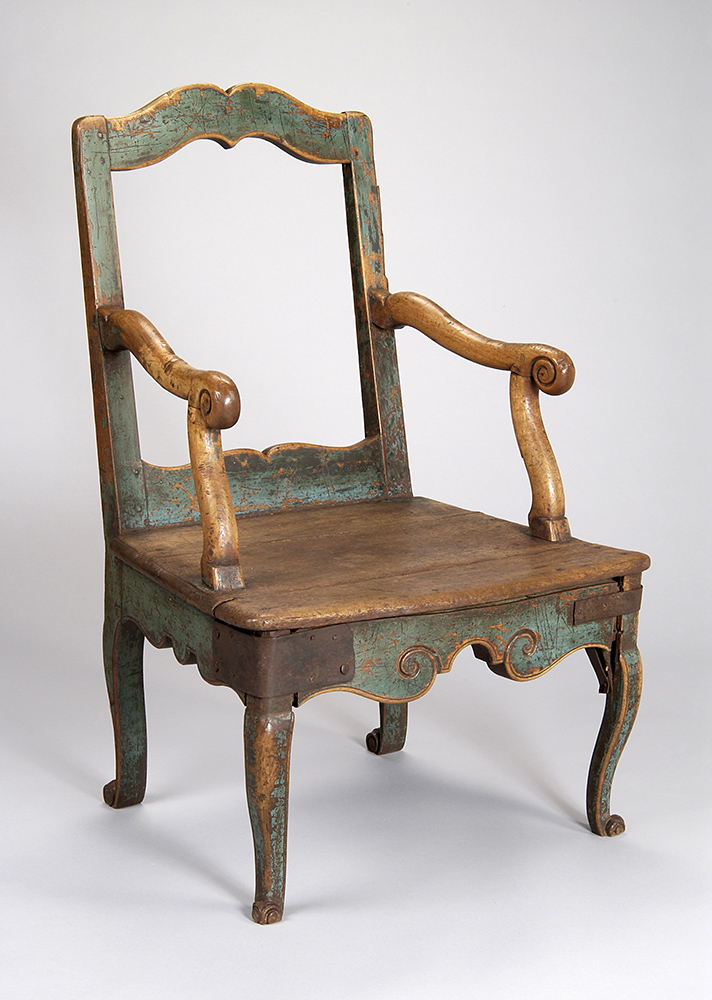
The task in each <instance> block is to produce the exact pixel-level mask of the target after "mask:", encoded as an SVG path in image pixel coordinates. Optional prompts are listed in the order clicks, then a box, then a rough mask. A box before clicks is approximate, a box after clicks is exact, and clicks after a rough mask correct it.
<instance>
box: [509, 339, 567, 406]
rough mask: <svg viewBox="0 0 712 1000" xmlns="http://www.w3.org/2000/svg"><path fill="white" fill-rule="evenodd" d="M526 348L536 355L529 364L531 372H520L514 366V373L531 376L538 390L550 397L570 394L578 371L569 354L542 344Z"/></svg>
mask: <svg viewBox="0 0 712 1000" xmlns="http://www.w3.org/2000/svg"><path fill="white" fill-rule="evenodd" d="M526 346H527V347H528V350H529V353H531V354H534V355H535V356H534V357H533V358H532V359H531V361H530V362H529V365H528V367H529V371H527V372H520V371H517V369H515V367H514V366H513V367H512V371H517V374H522V375H525V374H526V375H529V377H530V378H531V380H532V381H533V382H534V385H535V386H536V387H537V389H541V391H542V392H546V393H548V394H549V395H550V396H561V395H563V393H565V392H568V391H569V389H570V388H571V386H572V385H573V384H574V379H575V378H576V369H575V368H574V363H573V361H572V360H571V358H570V357H569V356H568V354H567V353H566V352H565V351H559V350H557V349H556V348H555V347H545V346H544V345H540V344H532V345H526ZM527 360H529V359H527Z"/></svg>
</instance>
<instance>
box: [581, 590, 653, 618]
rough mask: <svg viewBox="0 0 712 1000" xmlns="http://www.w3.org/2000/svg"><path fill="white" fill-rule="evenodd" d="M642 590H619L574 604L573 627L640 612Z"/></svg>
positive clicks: (583, 599)
mask: <svg viewBox="0 0 712 1000" xmlns="http://www.w3.org/2000/svg"><path fill="white" fill-rule="evenodd" d="M642 599H643V588H642V587H637V588H636V589H635V590H619V591H616V592H614V593H612V594H595V595H594V596H593V597H583V598H581V600H579V601H576V602H575V603H574V625H585V624H586V622H598V621H603V620H604V619H605V618H617V617H618V616H619V615H632V614H635V612H636V611H639V610H640V604H641V601H642Z"/></svg>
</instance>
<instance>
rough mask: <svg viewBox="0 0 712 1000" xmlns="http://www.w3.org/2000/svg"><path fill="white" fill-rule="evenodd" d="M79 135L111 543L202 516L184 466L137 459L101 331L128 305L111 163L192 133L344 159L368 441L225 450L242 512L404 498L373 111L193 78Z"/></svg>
mask: <svg viewBox="0 0 712 1000" xmlns="http://www.w3.org/2000/svg"><path fill="white" fill-rule="evenodd" d="M72 135H73V149H74V164H75V181H76V192H77V205H78V211H79V220H80V225H79V229H80V245H81V256H82V269H83V276H84V293H85V304H86V314H87V328H88V332H89V344H90V357H91V366H92V379H93V384H94V406H95V418H96V428H97V443H98V450H99V469H100V480H101V494H102V505H103V511H104V529H105V535H106V537H107V541H110V540H111V539H112V538H114V537H115V536H116V535H117V534H119V533H121V532H123V531H126V530H130V529H133V528H144V527H153V526H158V525H161V524H177V523H185V522H191V521H197V520H198V519H199V516H200V515H199V505H198V502H197V498H196V488H195V484H194V482H193V475H192V471H191V466H190V465H185V466H180V467H177V468H166V469H164V468H159V467H156V466H153V465H149V464H148V463H146V462H143V461H142V460H141V454H140V446H139V435H138V423H137V416H136V406H135V399H134V389H133V378H132V372H131V363H130V355H129V351H127V350H121V349H119V350H117V349H116V347H115V345H111V346H110V347H108V346H107V344H106V342H105V341H104V340H103V338H102V313H103V314H106V313H107V312H108V310H115V309H123V308H124V298H123V288H122V281H121V270H120V262H119V249H118V240H117V233H116V221H115V212H114V199H113V189H112V180H111V173H112V171H114V170H135V169H138V168H140V167H146V166H149V165H151V164H155V163H158V162H159V161H160V160H163V159H165V158H166V157H168V156H171V155H172V154H173V153H175V152H177V151H178V150H179V149H180V148H181V147H183V146H185V145H186V144H187V143H189V142H192V141H194V140H195V139H212V140H213V141H215V142H217V143H219V144H220V145H221V146H223V147H224V148H226V149H227V148H231V147H233V146H235V145H236V144H237V143H238V142H239V141H240V140H241V139H243V138H246V137H248V136H254V137H258V138H261V139H265V140H267V141H268V142H272V143H274V144H275V145H277V146H279V147H280V149H283V150H285V151H286V152H287V153H289V154H291V155H292V156H295V157H297V158H298V159H301V160H305V161H307V162H311V163H340V164H341V165H342V170H343V180H344V195H345V205H346V222H347V232H348V245H349V254H350V262H351V275H352V285H353V296H354V307H355V314H356V336H357V343H358V354H359V366H360V379H361V397H362V404H363V414H364V439H363V440H362V441H360V442H357V443H356V444H355V445H352V446H350V447H345V448H330V447H322V446H316V445H302V444H284V445H276V446H274V447H273V448H270V449H269V450H267V451H266V452H259V451H254V450H250V449H241V450H236V451H232V452H228V453H226V455H225V469H226V473H227V477H228V482H229V486H230V491H231V494H232V499H233V504H234V507H235V511H236V513H237V514H241V513H249V512H254V511H256V510H267V509H270V508H275V507H277V508H282V507H288V506H294V505H309V504H318V503H339V502H348V501H354V500H366V499H374V500H375V499H385V498H395V497H407V496H410V495H411V485H410V473H409V468H408V456H407V448H406V440H405V428H404V422H403V408H402V401H401V392H400V381H399V374H398V364H397V356H396V345H395V334H394V330H393V329H383V328H381V327H379V326H376V325H375V324H374V323H373V322H372V320H371V314H370V309H371V306H370V296H371V295H372V293H373V292H374V291H377V290H382V291H384V292H386V293H387V291H388V283H387V280H386V276H385V270H384V262H383V235H382V229H381V208H380V195H379V190H378V186H377V184H376V175H375V168H374V159H373V140H372V131H371V123H370V121H369V119H368V118H367V116H366V115H364V114H362V113H360V112H343V113H340V114H329V113H326V112H322V111H317V110H315V109H314V108H310V107H308V106H307V105H305V104H302V103H301V102H299V101H297V100H295V99H294V98H293V97H290V96H289V95H288V94H285V93H283V92H282V91H280V90H277V89H275V88H270V87H266V86H262V85H260V84H254V83H248V84H243V85H241V86H238V87H233V88H231V89H229V90H227V91H225V90H222V89H221V88H219V87H215V86H212V85H207V84H196V85H193V86H190V87H185V88H182V89H178V90H173V91H170V92H168V93H166V94H164V95H163V96H162V97H160V98H158V99H157V100H155V101H153V102H152V103H151V104H149V105H146V106H145V107H144V108H142V109H140V110H139V111H137V112H135V113H133V114H131V115H128V116H124V117H120V118H103V117H100V116H92V117H85V118H81V119H79V120H78V121H77V122H75V124H74V127H73V133H72ZM100 311H101V312H100Z"/></svg>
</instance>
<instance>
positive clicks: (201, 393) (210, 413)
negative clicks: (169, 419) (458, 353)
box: [188, 371, 241, 430]
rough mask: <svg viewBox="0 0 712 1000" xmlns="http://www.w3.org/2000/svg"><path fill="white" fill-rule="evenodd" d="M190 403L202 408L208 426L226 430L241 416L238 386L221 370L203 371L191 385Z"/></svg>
mask: <svg viewBox="0 0 712 1000" xmlns="http://www.w3.org/2000/svg"><path fill="white" fill-rule="evenodd" d="M188 405H189V406H194V407H195V408H196V409H198V410H200V412H201V413H202V414H203V417H204V419H205V424H206V426H207V427H211V428H213V429H214V430H225V429H226V428H227V427H233V426H234V425H235V424H236V423H237V421H238V418H239V416H240V405H241V404H240V394H239V392H238V391H237V386H236V385H235V383H234V382H233V381H232V379H231V378H228V377H227V375H222V374H221V373H220V372H212V371H201V372H198V373H196V377H195V378H194V379H193V382H192V384H191V387H190V392H189V396H188Z"/></svg>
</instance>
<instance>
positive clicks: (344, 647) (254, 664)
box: [213, 623, 355, 698]
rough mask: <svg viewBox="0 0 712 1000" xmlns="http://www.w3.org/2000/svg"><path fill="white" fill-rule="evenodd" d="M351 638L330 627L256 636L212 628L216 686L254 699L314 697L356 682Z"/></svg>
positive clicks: (347, 631)
mask: <svg viewBox="0 0 712 1000" xmlns="http://www.w3.org/2000/svg"><path fill="white" fill-rule="evenodd" d="M354 670H355V661H354V644H353V634H352V631H351V628H350V627H349V626H348V625H333V626H331V627H327V628H316V629H310V630H305V631H299V632H289V633H287V634H285V635H265V634H263V635H254V634H253V633H250V632H243V631H241V630H240V629H236V628H231V627H230V626H229V625H223V624H220V623H216V625H215V627H214V629H213V672H214V681H215V682H216V683H218V684H226V685H228V687H231V688H234V689H235V690H236V691H240V692H242V693H243V694H249V695H253V696H254V697H256V698H276V697H279V696H280V695H290V694H297V693H300V692H306V691H315V690H319V689H320V688H327V687H333V686H335V685H338V684H343V683H344V681H349V680H351V678H352V677H353V676H354Z"/></svg>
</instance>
